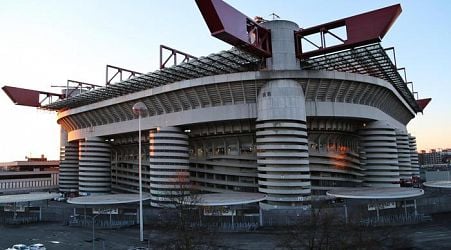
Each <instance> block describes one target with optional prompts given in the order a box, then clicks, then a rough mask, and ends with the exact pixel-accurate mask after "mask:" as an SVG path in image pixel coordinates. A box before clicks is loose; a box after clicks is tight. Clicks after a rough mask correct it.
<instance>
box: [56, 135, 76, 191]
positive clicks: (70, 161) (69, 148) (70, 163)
mask: <svg viewBox="0 0 451 250" xmlns="http://www.w3.org/2000/svg"><path fill="white" fill-rule="evenodd" d="M60 131H61V132H60V167H59V191H60V192H62V193H68V192H77V191H78V141H75V142H68V141H67V132H66V131H65V130H64V129H63V128H62V127H61V130H60Z"/></svg>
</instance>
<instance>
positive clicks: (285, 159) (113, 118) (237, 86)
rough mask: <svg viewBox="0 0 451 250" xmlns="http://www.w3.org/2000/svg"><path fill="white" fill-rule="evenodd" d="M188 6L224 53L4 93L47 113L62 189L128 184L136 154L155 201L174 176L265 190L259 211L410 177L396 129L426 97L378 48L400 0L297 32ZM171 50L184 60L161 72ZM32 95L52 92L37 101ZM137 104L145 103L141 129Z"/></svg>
mask: <svg viewBox="0 0 451 250" xmlns="http://www.w3.org/2000/svg"><path fill="white" fill-rule="evenodd" d="M197 3H198V6H199V8H200V10H201V12H202V14H203V16H204V18H205V20H206V22H207V25H208V26H209V28H210V30H211V32H212V34H213V35H214V36H216V37H217V38H219V39H222V40H224V41H226V42H228V43H230V44H232V45H234V46H235V47H234V48H232V49H231V50H228V51H221V52H218V53H214V54H210V55H209V56H206V57H200V58H196V57H193V56H191V55H189V54H186V53H183V52H180V51H177V50H173V49H170V48H167V47H165V46H162V47H161V48H162V49H169V50H170V52H171V53H170V55H171V56H173V58H171V57H169V58H168V59H167V60H166V61H164V60H163V59H162V60H161V69H160V70H156V71H154V72H151V73H147V74H140V73H138V72H134V71H131V70H126V69H123V68H119V67H111V66H109V67H110V69H114V70H116V73H115V74H114V75H113V76H112V77H109V71H108V68H107V82H106V86H103V87H99V86H97V85H93V84H86V83H80V82H75V83H76V84H78V85H76V87H74V88H73V89H67V90H65V94H64V95H60V94H52V93H45V92H39V91H34V92H31V94H30V96H31V97H30V98H29V99H26V100H18V98H17V96H19V94H20V93H25V92H26V91H30V90H24V89H18V88H13V87H4V88H3V89H4V90H5V92H7V94H8V95H9V96H10V97H11V98H12V99H13V100H14V101H15V102H16V103H19V104H23V105H28V106H35V107H40V108H42V109H47V110H54V111H56V112H58V119H57V122H58V123H59V124H60V125H61V158H60V160H61V165H60V183H59V184H60V185H59V187H60V191H61V192H79V193H80V194H82V195H96V194H105V193H111V192H113V193H137V192H138V157H139V155H142V160H143V168H142V171H143V180H144V192H147V193H150V194H151V205H153V206H165V205H166V204H169V203H171V196H172V195H174V193H176V192H177V189H178V188H179V186H180V182H190V183H192V184H195V186H196V187H198V189H199V190H200V191H201V192H205V193H226V192H246V193H263V194H265V195H266V200H265V201H263V202H261V203H260V206H261V207H262V208H268V209H269V208H286V207H303V206H309V204H310V203H311V201H312V200H315V199H325V198H326V192H327V191H328V190H332V189H337V188H341V187H356V188H357V187H362V186H371V187H400V185H401V183H402V182H409V181H411V180H412V178H414V177H416V176H419V166H418V155H417V149H416V139H415V137H414V136H412V135H411V134H410V133H409V132H408V131H407V128H406V125H407V124H408V123H409V121H410V120H412V119H413V118H414V117H415V115H416V114H417V113H418V112H423V109H424V108H425V107H426V105H427V103H428V102H429V101H430V99H427V100H424V99H423V100H417V99H416V98H415V96H414V94H413V93H412V90H411V89H409V84H412V83H411V82H406V81H405V78H403V76H401V75H400V73H399V72H400V71H399V70H398V69H399V68H400V67H399V66H398V65H396V62H395V61H392V60H391V59H390V55H391V54H390V53H391V52H392V51H393V49H385V48H383V47H382V45H381V44H380V39H381V38H382V37H383V36H384V35H385V33H386V32H387V31H388V30H389V28H390V26H391V25H392V24H393V23H394V21H395V19H396V18H397V17H398V15H399V14H400V12H401V7H400V5H394V6H390V7H387V8H383V9H379V10H375V11H372V12H368V13H364V14H361V15H357V16H353V17H349V18H344V19H342V20H337V21H334V22H331V23H326V24H322V25H318V26H315V27H310V28H303V29H300V28H299V27H298V25H297V24H296V23H295V22H292V21H287V20H272V21H264V20H261V19H259V20H258V22H256V21H253V20H252V19H250V18H248V17H246V16H244V15H243V14H242V13H240V12H238V11H237V10H235V9H233V7H231V6H229V5H227V4H226V3H224V2H222V1H197ZM226 12H227V13H228V14H227V15H225V14H224V13H226ZM208 13H216V14H215V15H210V14H208ZM230 13H233V15H232V14H230ZM230 16H233V18H230ZM362 27H363V28H362ZM365 27H366V28H365ZM367 27H372V29H368V28H367ZM331 40H332V41H331ZM315 41H319V42H317V43H315ZM175 55H179V58H184V60H183V62H182V63H179V64H176V65H174V66H171V67H166V63H167V62H168V61H169V60H171V61H172V59H174V61H175ZM123 73H124V74H125V73H128V74H129V76H130V77H129V78H128V79H126V80H123V79H122V74H123ZM119 74H120V80H119V81H118V82H115V83H114V82H113V81H112V79H113V78H114V77H115V76H117V75H119ZM110 76H111V75H110ZM72 83H74V82H73V81H72ZM412 85H413V84H412ZM82 90H83V91H82ZM27 93H29V92H27ZM43 94H44V95H47V96H53V97H57V98H60V99H59V100H56V101H53V102H50V103H46V104H44V103H42V102H39V98H38V99H36V96H38V97H39V96H40V95H41V96H42V95H43ZM20 102H22V103H20ZM138 102H142V103H144V104H145V106H146V107H147V109H148V112H147V113H146V114H145V115H144V117H142V118H141V129H142V130H143V134H142V138H138V117H137V116H135V115H134V114H133V112H132V107H133V106H134V104H136V103H138ZM138 141H142V142H143V145H144V146H143V150H142V152H141V154H140V153H139V152H138Z"/></svg>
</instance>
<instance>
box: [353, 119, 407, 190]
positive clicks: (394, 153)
mask: <svg viewBox="0 0 451 250" xmlns="http://www.w3.org/2000/svg"><path fill="white" fill-rule="evenodd" d="M359 134H360V136H361V140H362V147H363V150H364V151H365V155H366V159H365V160H364V171H363V173H364V174H365V178H364V179H365V185H367V186H371V187H399V186H400V185H399V181H400V179H399V166H398V150H397V144H396V132H395V129H393V128H391V127H389V125H388V124H385V123H383V122H372V123H370V124H368V126H367V127H366V128H365V129H362V130H360V131H359Z"/></svg>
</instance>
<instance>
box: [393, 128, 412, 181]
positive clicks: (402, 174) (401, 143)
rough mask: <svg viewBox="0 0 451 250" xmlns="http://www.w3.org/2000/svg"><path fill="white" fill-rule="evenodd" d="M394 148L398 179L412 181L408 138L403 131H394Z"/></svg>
mask: <svg viewBox="0 0 451 250" xmlns="http://www.w3.org/2000/svg"><path fill="white" fill-rule="evenodd" d="M396 146H397V150H398V162H399V178H400V179H401V180H405V181H411V180H412V166H411V163H410V147H409V136H408V135H407V132H405V131H396Z"/></svg>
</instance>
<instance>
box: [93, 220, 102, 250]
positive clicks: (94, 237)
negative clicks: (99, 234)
mask: <svg viewBox="0 0 451 250" xmlns="http://www.w3.org/2000/svg"><path fill="white" fill-rule="evenodd" d="M99 215H100V214H96V215H92V250H94V249H95V239H96V236H95V235H96V234H95V227H94V226H95V220H96V217H97V216H99Z"/></svg>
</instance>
